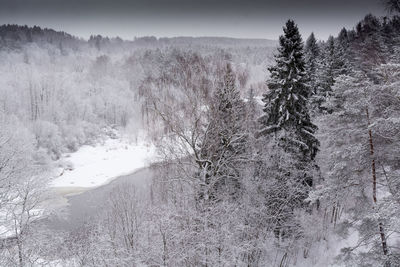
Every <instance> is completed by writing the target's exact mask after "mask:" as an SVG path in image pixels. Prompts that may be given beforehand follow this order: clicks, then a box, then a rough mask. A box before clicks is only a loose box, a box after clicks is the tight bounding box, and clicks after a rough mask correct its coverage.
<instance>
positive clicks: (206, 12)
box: [0, 0, 384, 39]
mask: <svg viewBox="0 0 400 267" xmlns="http://www.w3.org/2000/svg"><path fill="white" fill-rule="evenodd" d="M367 13H373V14H376V15H381V14H384V9H383V7H382V5H381V3H380V0H297V1H296V0H196V1H194V0H64V1H62V0H0V23H1V24H4V23H17V24H27V25H30V26H33V25H39V26H42V27H48V28H53V29H55V30H63V31H66V32H68V33H71V34H74V35H77V36H81V37H85V38H87V37H88V36H90V35H91V34H102V35H107V36H110V37H113V36H120V37H122V38H125V39H132V38H133V37H134V36H145V35H154V36H157V37H170V36H227V37H239V38H240V37H242V38H268V39H277V38H278V36H279V35H280V34H281V32H282V25H283V24H284V22H285V21H286V20H287V19H288V18H292V19H294V20H295V21H296V23H297V24H298V25H299V27H300V31H301V32H302V34H303V35H304V38H306V36H308V35H309V34H310V33H311V31H314V33H315V34H316V36H317V38H319V39H326V38H327V37H328V36H329V35H330V34H333V35H336V34H337V33H338V31H339V30H340V29H341V28H342V27H346V28H352V27H354V26H355V23H356V22H358V21H359V20H360V19H361V18H363V17H364V16H365V15H366V14H367Z"/></svg>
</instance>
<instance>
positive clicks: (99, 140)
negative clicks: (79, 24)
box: [0, 0, 400, 267]
mask: <svg viewBox="0 0 400 267" xmlns="http://www.w3.org/2000/svg"><path fill="white" fill-rule="evenodd" d="M384 2H385V3H384V4H385V5H386V8H387V10H388V11H389V13H388V15H387V16H384V17H382V16H374V15H372V14H368V15H366V16H365V17H364V19H362V20H361V21H360V22H359V23H358V24H356V25H354V27H353V28H351V29H346V28H343V29H342V30H341V31H340V32H338V33H336V34H335V35H334V36H331V37H329V38H328V39H327V40H322V39H321V38H319V37H318V36H316V35H314V33H312V34H311V35H310V36H301V34H300V30H299V27H301V25H299V26H298V25H297V24H296V22H295V21H293V20H288V21H287V22H286V23H285V25H283V32H282V33H281V36H280V37H279V40H277V41H273V40H267V39H235V38H225V37H175V38H156V37H152V36H149V37H140V38H135V39H134V40H123V39H121V38H118V37H117V38H108V37H104V36H101V35H93V36H91V37H90V38H89V39H88V40H85V39H82V38H78V37H75V36H73V35H70V34H68V33H65V32H59V31H55V30H52V29H47V28H40V27H37V26H34V27H29V26H20V25H10V24H8V25H2V26H0V266H20V267H23V266H171V267H172V266H207V267H209V266H279V267H289V266H301V267H303V266H371V267H372V266H384V267H396V266H400V3H399V1H397V0H390V1H384ZM338 23H340V22H338Z"/></svg>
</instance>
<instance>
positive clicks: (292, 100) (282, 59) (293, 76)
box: [259, 20, 319, 161]
mask: <svg viewBox="0 0 400 267" xmlns="http://www.w3.org/2000/svg"><path fill="white" fill-rule="evenodd" d="M283 30H284V35H282V36H280V38H279V44H280V47H279V48H278V51H279V54H278V55H276V57H275V60H276V65H275V66H273V67H271V68H269V71H270V73H271V77H270V80H269V82H268V88H269V91H268V92H267V93H266V94H265V95H264V98H263V102H264V103H265V106H264V109H263V111H264V112H265V115H264V116H263V117H262V118H261V122H262V124H263V129H262V130H261V131H260V133H259V135H268V134H271V133H276V136H278V135H277V133H280V134H279V144H280V146H282V147H283V148H284V149H285V150H286V151H287V152H295V154H296V152H301V153H297V154H298V155H299V157H300V158H301V159H302V161H311V160H313V159H314V158H315V155H316V153H317V151H318V146H319V142H318V140H317V138H316V137H315V136H314V133H315V131H316V130H317V127H316V126H315V125H314V124H313V123H312V122H311V120H310V115H309V111H308V108H307V102H308V98H309V97H310V95H311V89H310V88H309V86H307V73H306V69H305V61H304V55H303V42H302V39H301V36H300V33H299V30H298V28H297V25H296V24H295V23H294V21H292V20H288V21H287V23H286V27H284V28H283Z"/></svg>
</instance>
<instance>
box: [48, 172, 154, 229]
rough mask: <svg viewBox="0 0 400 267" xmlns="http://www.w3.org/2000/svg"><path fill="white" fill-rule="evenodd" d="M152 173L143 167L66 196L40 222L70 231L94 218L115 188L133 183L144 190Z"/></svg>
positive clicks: (50, 226)
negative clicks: (64, 201)
mask: <svg viewBox="0 0 400 267" xmlns="http://www.w3.org/2000/svg"><path fill="white" fill-rule="evenodd" d="M153 175H154V171H152V170H151V169H150V168H144V169H141V170H138V171H136V172H135V173H132V174H129V175H125V176H120V177H118V178H116V179H115V180H113V181H112V182H110V183H108V184H106V185H103V186H100V187H97V188H94V189H91V190H89V191H85V192H83V193H80V194H76V195H72V196H67V197H66V198H67V201H68V205H67V206H65V207H63V208H61V209H59V210H57V211H56V212H54V214H52V215H50V216H49V217H48V218H46V219H45V220H44V221H42V223H45V224H46V225H47V226H48V227H49V228H52V229H54V230H66V231H70V230H73V229H75V228H78V227H80V226H81V225H83V224H84V223H85V222H87V221H93V220H95V219H96V216H97V215H98V213H99V212H101V211H102V208H103V207H104V205H105V203H106V202H107V200H108V197H109V196H110V194H111V193H113V190H115V188H117V187H120V186H130V185H134V186H135V187H136V189H137V190H138V191H146V190H148V188H149V185H150V182H151V179H152V177H153Z"/></svg>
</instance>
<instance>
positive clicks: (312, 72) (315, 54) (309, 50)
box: [305, 33, 320, 94]
mask: <svg viewBox="0 0 400 267" xmlns="http://www.w3.org/2000/svg"><path fill="white" fill-rule="evenodd" d="M319 55H320V50H319V47H318V44H317V40H316V39H315V36H314V33H311V35H310V37H308V39H307V42H306V46H305V62H306V69H307V73H308V76H309V84H310V87H311V90H312V93H313V94H316V93H317V70H318V58H319Z"/></svg>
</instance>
